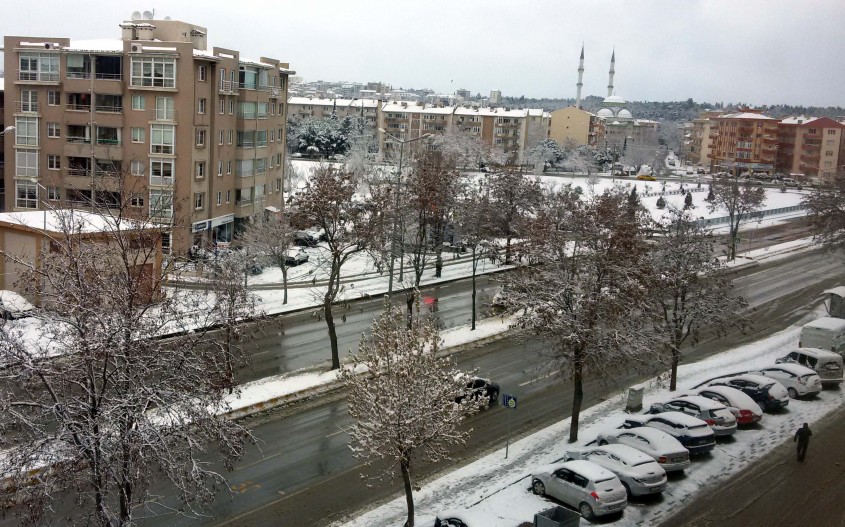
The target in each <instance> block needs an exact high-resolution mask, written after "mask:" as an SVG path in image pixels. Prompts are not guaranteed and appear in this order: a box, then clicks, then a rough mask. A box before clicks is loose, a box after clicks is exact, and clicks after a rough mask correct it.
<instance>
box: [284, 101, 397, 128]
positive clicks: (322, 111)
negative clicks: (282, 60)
mask: <svg viewBox="0 0 845 527" xmlns="http://www.w3.org/2000/svg"><path fill="white" fill-rule="evenodd" d="M380 106H381V101H379V100H376V99H327V98H325V97H291V98H289V99H288V115H289V116H291V117H294V118H296V119H300V120H301V119H309V118H314V119H325V118H326V117H331V116H332V115H335V116H337V117H339V118H341V119H342V118H344V117H363V118H364V120H365V121H366V122H367V123H369V124H371V125H373V126H375V125H376V121H377V120H378V117H377V115H378V109H379V107H380Z"/></svg>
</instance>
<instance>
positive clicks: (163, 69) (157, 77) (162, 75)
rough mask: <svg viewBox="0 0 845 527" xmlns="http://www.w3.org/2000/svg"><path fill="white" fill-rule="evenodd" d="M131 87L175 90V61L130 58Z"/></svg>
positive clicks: (172, 59) (155, 58)
mask: <svg viewBox="0 0 845 527" xmlns="http://www.w3.org/2000/svg"><path fill="white" fill-rule="evenodd" d="M130 66H131V72H132V74H131V81H130V86H133V87H154V88H175V87H176V59H175V58H165V57H132V62H131V65H130Z"/></svg>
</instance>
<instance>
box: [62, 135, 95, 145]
mask: <svg viewBox="0 0 845 527" xmlns="http://www.w3.org/2000/svg"><path fill="white" fill-rule="evenodd" d="M67 142H68V143H85V144H89V143H91V138H90V137H80V136H73V135H69V136H67Z"/></svg>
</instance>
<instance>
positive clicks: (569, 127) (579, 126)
mask: <svg viewBox="0 0 845 527" xmlns="http://www.w3.org/2000/svg"><path fill="white" fill-rule="evenodd" d="M550 121H551V122H550V131H549V137H550V138H551V139H554V140H555V141H556V142H557V143H558V144H561V145H562V144H565V143H566V142H569V141H574V142H575V143H577V144H579V145H590V146H596V145H603V144H604V143H603V141H604V119H601V118H599V117H598V116H597V115H596V114H594V113H590V112H588V111H586V110H582V109H581V108H578V107H576V106H568V107H566V108H561V109H559V110H555V111H553V112H552V113H551V120H550Z"/></svg>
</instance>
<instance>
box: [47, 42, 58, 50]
mask: <svg viewBox="0 0 845 527" xmlns="http://www.w3.org/2000/svg"><path fill="white" fill-rule="evenodd" d="M59 48H61V45H59V43H58V42H45V43H44V49H59Z"/></svg>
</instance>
